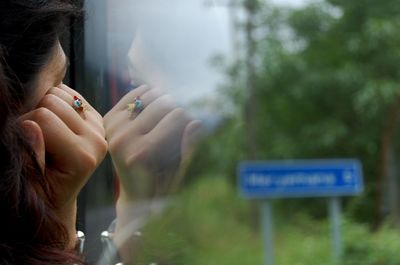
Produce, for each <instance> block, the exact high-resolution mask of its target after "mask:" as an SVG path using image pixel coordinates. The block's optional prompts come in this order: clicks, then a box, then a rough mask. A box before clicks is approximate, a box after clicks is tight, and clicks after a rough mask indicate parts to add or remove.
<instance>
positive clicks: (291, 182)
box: [238, 159, 363, 199]
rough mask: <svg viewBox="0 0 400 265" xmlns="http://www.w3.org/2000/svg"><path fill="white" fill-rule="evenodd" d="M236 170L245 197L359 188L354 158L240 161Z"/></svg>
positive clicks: (334, 192) (333, 192) (354, 192)
mask: <svg viewBox="0 0 400 265" xmlns="http://www.w3.org/2000/svg"><path fill="white" fill-rule="evenodd" d="M238 170H239V172H238V173H239V186H240V192H241V194H242V195H243V196H244V197H246V198H253V199H257V198H260V199H261V198H290V197H338V196H351V195H357V194H359V193H361V192H362V191H363V177H362V169H361V163H360V162H359V161H358V160H352V159H345V160H293V161H265V162H262V161H260V162H243V163H241V164H240V166H239V169H238Z"/></svg>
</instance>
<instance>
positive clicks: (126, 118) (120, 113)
mask: <svg viewBox="0 0 400 265" xmlns="http://www.w3.org/2000/svg"><path fill="white" fill-rule="evenodd" d="M144 88H147V87H144ZM138 89H139V88H138ZM133 91H134V90H133ZM133 91H131V92H129V93H128V95H126V96H125V97H124V100H125V101H126V102H130V103H129V104H131V103H133V102H134V100H135V95H137V94H138V93H133ZM139 93H140V92H139ZM165 93H166V92H165V91H163V90H160V89H148V90H146V92H145V93H144V94H143V95H142V96H140V100H142V103H143V106H144V110H143V111H142V112H141V113H138V112H137V111H129V110H128V106H127V105H128V103H127V104H126V105H125V108H124V109H122V110H121V109H120V108H119V103H118V104H117V105H116V107H114V108H113V109H112V110H111V111H110V112H109V113H108V114H107V115H106V116H105V117H104V122H105V127H106V129H107V134H108V135H114V134H118V132H119V131H120V130H121V124H124V125H126V126H129V125H132V124H135V123H136V119H137V118H139V117H142V116H145V117H147V118H145V119H148V118H149V116H147V115H146V112H147V111H146V109H147V108H148V106H149V105H150V104H152V102H153V101H155V100H157V99H158V98H159V97H162V96H163V95H165ZM117 106H118V107H117ZM133 120H135V123H133Z"/></svg>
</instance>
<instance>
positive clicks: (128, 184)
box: [104, 86, 200, 200]
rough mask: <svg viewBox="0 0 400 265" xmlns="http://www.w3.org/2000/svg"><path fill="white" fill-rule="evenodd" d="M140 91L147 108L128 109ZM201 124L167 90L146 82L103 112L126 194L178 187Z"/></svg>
mask: <svg viewBox="0 0 400 265" xmlns="http://www.w3.org/2000/svg"><path fill="white" fill-rule="evenodd" d="M136 97H140V100H141V101H142V102H143V105H144V110H143V111H141V112H139V111H138V110H132V111H130V110H128V104H133V103H134V101H135V98H136ZM199 125H200V122H199V121H193V120H192V119H191V118H190V117H189V116H188V115H187V114H186V113H185V111H184V110H183V109H182V108H179V107H177V105H176V103H175V102H174V100H173V98H172V97H171V96H170V95H168V94H167V93H166V92H165V91H162V90H159V89H151V88H150V87H148V86H141V87H139V88H137V89H135V90H133V91H131V92H130V93H128V94H127V95H125V96H124V97H123V98H122V99H121V100H120V102H119V103H118V104H117V105H116V106H115V107H114V108H113V109H112V110H111V111H110V112H109V113H108V114H107V115H106V116H105V117H104V126H105V129H106V138H107V141H108V143H109V151H110V154H111V157H112V159H113V163H114V166H115V168H116V171H117V173H118V175H119V177H120V179H121V184H122V185H121V196H120V198H121V197H122V198H124V197H126V198H125V199H127V200H132V199H134V198H137V197H148V196H157V195H161V194H163V193H165V192H166V191H168V190H169V189H171V188H173V187H171V186H173V185H174V177H175V176H176V174H177V173H178V170H179V168H180V165H181V163H182V159H183V157H184V156H185V154H187V153H188V150H189V149H190V146H191V142H193V136H194V133H195V132H196V131H198V130H197V129H198V127H199Z"/></svg>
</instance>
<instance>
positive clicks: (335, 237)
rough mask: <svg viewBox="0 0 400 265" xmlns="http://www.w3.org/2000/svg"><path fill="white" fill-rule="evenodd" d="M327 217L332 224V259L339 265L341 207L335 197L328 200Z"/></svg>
mask: <svg viewBox="0 0 400 265" xmlns="http://www.w3.org/2000/svg"><path fill="white" fill-rule="evenodd" d="M329 215H330V217H331V222H332V223H331V226H332V248H333V258H334V261H335V263H336V264H340V261H341V258H342V239H341V232H340V226H341V224H340V222H341V220H340V219H341V207H340V199H339V198H337V197H335V198H330V199H329Z"/></svg>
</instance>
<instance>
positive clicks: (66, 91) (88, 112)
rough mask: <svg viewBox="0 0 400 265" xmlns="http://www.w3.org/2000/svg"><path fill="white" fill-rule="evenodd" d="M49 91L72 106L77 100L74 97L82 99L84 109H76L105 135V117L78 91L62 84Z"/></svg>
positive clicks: (97, 130)
mask: <svg viewBox="0 0 400 265" xmlns="http://www.w3.org/2000/svg"><path fill="white" fill-rule="evenodd" d="M48 93H49V94H54V95H56V96H58V97H60V98H61V99H63V100H64V101H65V102H66V103H67V104H68V105H70V106H71V107H72V105H73V102H74V100H75V99H74V97H78V98H79V99H81V100H82V102H83V104H84V108H83V110H75V109H74V110H75V111H76V112H77V113H78V114H79V115H80V116H81V118H82V119H84V120H85V121H87V123H88V124H89V125H91V126H92V128H93V129H94V130H95V131H96V132H98V133H99V134H100V135H101V136H102V137H104V136H105V131H104V124H103V117H102V116H101V115H100V114H99V113H98V112H97V111H96V110H95V109H94V108H93V107H92V106H91V105H90V104H89V103H88V102H87V101H86V100H85V98H84V97H82V96H81V95H80V94H79V93H78V92H76V91H75V90H73V89H72V88H70V87H68V86H66V85H64V84H62V85H60V87H54V88H52V89H50V90H49V92H48Z"/></svg>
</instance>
